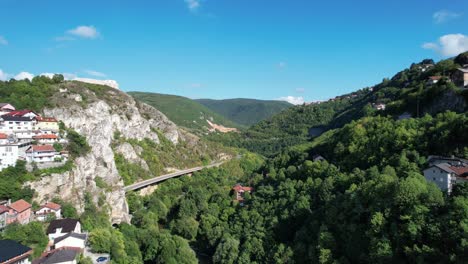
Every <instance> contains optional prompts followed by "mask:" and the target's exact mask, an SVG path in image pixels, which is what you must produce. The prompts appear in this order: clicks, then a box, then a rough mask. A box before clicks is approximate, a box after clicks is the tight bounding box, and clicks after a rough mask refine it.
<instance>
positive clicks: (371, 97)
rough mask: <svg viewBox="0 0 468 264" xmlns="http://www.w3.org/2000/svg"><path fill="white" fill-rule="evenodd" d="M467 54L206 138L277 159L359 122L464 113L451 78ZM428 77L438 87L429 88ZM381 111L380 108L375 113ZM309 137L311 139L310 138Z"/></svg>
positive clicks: (465, 94) (463, 98) (466, 95)
mask: <svg viewBox="0 0 468 264" xmlns="http://www.w3.org/2000/svg"><path fill="white" fill-rule="evenodd" d="M466 57H468V54H467V53H464V54H460V55H459V56H457V57H456V58H454V59H447V60H443V61H440V62H438V63H434V62H433V61H432V60H430V59H427V60H423V61H421V62H420V63H414V64H412V65H411V67H410V68H407V69H405V70H403V71H401V72H399V73H397V74H396V75H395V76H393V77H392V78H390V79H384V80H383V81H382V82H381V83H379V84H377V85H375V86H373V87H366V88H363V89H361V90H358V91H356V92H353V93H349V94H345V95H341V96H337V97H335V98H332V99H330V100H328V101H326V102H322V103H320V104H309V105H300V106H295V107H291V108H289V109H286V110H285V111H283V112H281V113H279V114H277V115H274V116H273V117H271V118H269V119H267V120H264V121H262V122H259V123H258V124H256V125H254V126H252V127H250V128H249V129H248V130H247V131H244V132H243V135H238V134H228V135H219V134H218V135H210V137H211V139H212V140H214V141H219V142H224V143H225V144H228V145H232V146H237V147H243V148H247V149H249V150H251V151H255V152H259V153H262V154H264V155H266V156H273V155H275V154H277V153H278V152H279V151H281V149H283V148H284V147H285V146H291V145H296V144H301V143H305V142H307V141H309V140H310V138H312V137H316V136H317V135H319V134H320V133H322V132H324V131H327V130H329V129H333V128H338V127H342V126H343V125H345V124H347V123H349V122H351V121H352V120H358V119H359V118H362V117H370V116H379V115H380V116H387V115H391V116H393V117H394V118H398V117H399V116H400V115H403V114H405V115H407V116H413V117H417V116H420V117H421V116H423V115H424V114H425V113H429V114H432V115H433V114H437V113H440V112H444V111H446V110H451V111H455V112H457V113H463V112H466V110H467V106H468V103H467V102H468V89H461V88H459V87H457V86H456V85H455V84H454V83H453V82H452V81H451V78H452V76H453V74H454V73H455V72H456V71H457V69H458V68H459V67H462V65H461V64H463V61H464V59H466ZM431 77H434V78H436V79H437V82H431V80H432V79H431ZM379 106H380V107H382V106H383V108H379V109H377V108H378V107H379ZM311 132H312V133H311Z"/></svg>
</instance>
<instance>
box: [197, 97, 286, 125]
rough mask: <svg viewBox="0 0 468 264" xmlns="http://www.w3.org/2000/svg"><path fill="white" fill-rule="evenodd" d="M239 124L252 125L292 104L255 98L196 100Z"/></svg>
mask: <svg viewBox="0 0 468 264" xmlns="http://www.w3.org/2000/svg"><path fill="white" fill-rule="evenodd" d="M195 101H197V102H199V103H201V104H203V105H204V106H206V107H208V108H210V109H211V110H213V111H215V112H216V113H219V114H221V115H222V116H224V117H226V118H228V119H229V120H232V121H234V122H236V123H238V124H242V125H246V126H251V125H253V124H256V123H258V122H260V121H262V120H265V119H267V118H270V117H271V116H273V115H275V114H277V113H279V112H281V111H283V110H284V109H287V108H289V107H291V106H292V104H290V103H287V102H283V101H264V100H255V99H226V100H211V99H198V100H195Z"/></svg>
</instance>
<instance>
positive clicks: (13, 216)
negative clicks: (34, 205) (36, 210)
mask: <svg viewBox="0 0 468 264" xmlns="http://www.w3.org/2000/svg"><path fill="white" fill-rule="evenodd" d="M6 206H7V207H8V208H9V211H8V215H7V221H6V224H7V225H9V224H12V223H15V222H17V223H19V224H22V225H24V224H27V223H29V222H30V221H31V204H30V203H28V202H26V201H25V200H23V199H21V200H18V201H16V202H14V203H11V204H7V205H6Z"/></svg>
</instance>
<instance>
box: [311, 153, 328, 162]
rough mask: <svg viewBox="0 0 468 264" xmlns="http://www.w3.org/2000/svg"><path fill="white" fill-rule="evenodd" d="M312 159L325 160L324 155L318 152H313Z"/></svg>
mask: <svg viewBox="0 0 468 264" xmlns="http://www.w3.org/2000/svg"><path fill="white" fill-rule="evenodd" d="M312 161H314V162H315V161H327V160H326V159H325V158H324V157H322V155H319V154H315V155H314V156H312Z"/></svg>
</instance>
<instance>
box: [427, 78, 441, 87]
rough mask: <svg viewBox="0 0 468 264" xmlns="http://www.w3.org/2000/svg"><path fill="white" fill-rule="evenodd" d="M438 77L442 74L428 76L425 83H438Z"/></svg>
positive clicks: (429, 84)
mask: <svg viewBox="0 0 468 264" xmlns="http://www.w3.org/2000/svg"><path fill="white" fill-rule="evenodd" d="M440 79H442V76H430V77H429V78H428V79H427V82H426V84H427V85H428V86H431V85H434V84H436V83H438V82H439V81H440Z"/></svg>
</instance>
